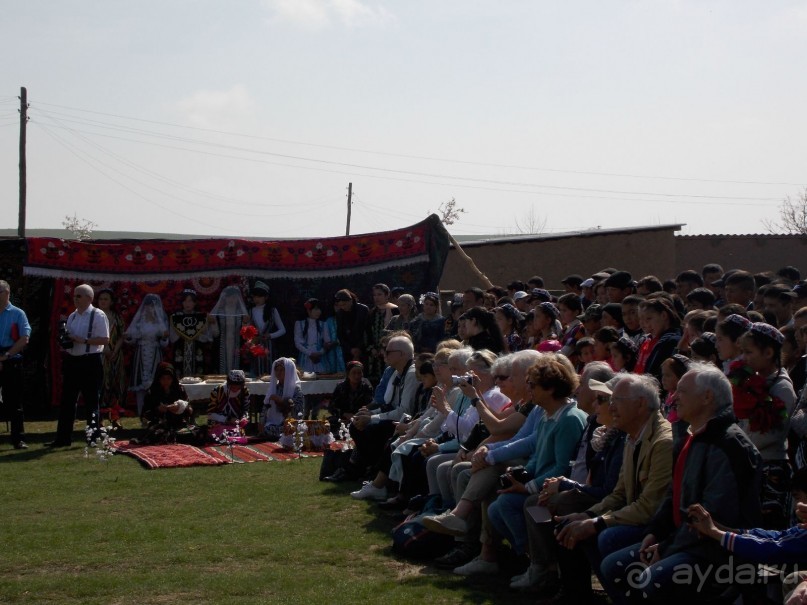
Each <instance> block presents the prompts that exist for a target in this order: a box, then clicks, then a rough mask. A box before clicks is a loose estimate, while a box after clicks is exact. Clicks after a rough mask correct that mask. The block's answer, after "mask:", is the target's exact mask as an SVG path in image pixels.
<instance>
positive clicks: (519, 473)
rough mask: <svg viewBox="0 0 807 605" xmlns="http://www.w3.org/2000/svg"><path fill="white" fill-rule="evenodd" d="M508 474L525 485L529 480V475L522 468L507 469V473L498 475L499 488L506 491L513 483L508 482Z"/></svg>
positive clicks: (512, 467)
mask: <svg viewBox="0 0 807 605" xmlns="http://www.w3.org/2000/svg"><path fill="white" fill-rule="evenodd" d="M508 473H509V474H510V475H512V476H513V479H515V480H516V481H518V482H519V483H526V482H527V481H529V480H530V479H531V477H530V475H529V473H528V472H527V471H526V469H525V468H524V467H523V466H511V467H510V468H509V469H507V473H504V474H502V475H499V486H500V487H501V488H502V489H507V488H509V487H512V485H513V482H512V481H510V477H508Z"/></svg>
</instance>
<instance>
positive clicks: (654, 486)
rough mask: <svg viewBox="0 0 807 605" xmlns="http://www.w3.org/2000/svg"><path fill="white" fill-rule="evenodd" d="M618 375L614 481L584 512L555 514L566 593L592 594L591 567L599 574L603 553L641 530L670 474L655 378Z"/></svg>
mask: <svg viewBox="0 0 807 605" xmlns="http://www.w3.org/2000/svg"><path fill="white" fill-rule="evenodd" d="M618 378H619V380H618V382H617V383H616V385H615V386H613V393H612V395H611V418H612V422H613V426H614V427H616V428H618V429H620V430H621V431H623V432H625V433H626V434H627V439H626V440H625V449H624V452H623V454H622V469H621V471H620V474H619V479H617V483H616V487H615V488H614V490H613V492H611V494H609V495H608V496H606V497H605V498H603V499H602V500H601V501H600V502H599V503H597V504H595V505H594V506H592V507H590V508H589V509H588V510H587V511H586V512H583V513H573V514H570V515H565V516H563V517H558V518H557V519H556V520H557V521H559V522H560V523H561V527H560V531H558V534H557V541H558V543H559V544H560V545H561V546H562V547H564V548H561V549H560V550H559V552H558V559H559V563H560V570H561V579H562V584H563V593H562V594H563V597H562V598H564V599H574V600H579V601H586V600H589V599H591V569H594V571H595V572H597V573H598V574H599V569H600V562H601V561H602V557H603V556H605V555H608V554H610V553H612V552H614V551H616V550H618V549H620V548H623V547H624V546H627V545H629V544H633V543H634V542H636V541H637V540H640V539H641V538H642V537H643V536H644V534H645V527H646V526H647V524H648V523H650V520H651V519H652V517H653V514H654V513H655V512H656V509H657V508H658V506H659V504H661V502H662V500H663V499H664V495H665V493H666V491H667V488H668V486H669V485H670V479H671V477H672V446H673V437H672V429H671V427H670V423H669V422H667V421H666V420H665V419H664V418H663V417H662V416H661V413H660V412H659V405H660V401H659V388H660V387H659V383H658V381H657V380H656V379H655V378H653V377H652V376H647V375H637V374H623V375H620V376H619V377H618ZM583 555H585V557H587V558H588V561H589V563H590V565H591V569H590V568H589V566H587V565H586V564H585V562H584V557H583ZM564 602H565V601H564ZM569 602H571V600H569Z"/></svg>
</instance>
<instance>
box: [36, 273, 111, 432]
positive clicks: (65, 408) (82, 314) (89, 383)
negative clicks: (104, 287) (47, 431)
mask: <svg viewBox="0 0 807 605" xmlns="http://www.w3.org/2000/svg"><path fill="white" fill-rule="evenodd" d="M93 295H94V293H93V290H92V287H91V286H89V285H87V284H81V285H80V286H76V289H75V290H74V291H73V300H74V301H75V305H76V310H75V311H73V312H72V313H71V314H70V316H69V317H68V318H67V323H66V324H65V331H64V334H63V337H62V342H61V343H60V344H61V346H62V349H63V350H64V352H65V355H63V356H62V400H61V404H60V405H59V422H58V424H57V426H56V439H55V440H54V441H51V442H49V443H46V444H45V445H47V446H49V447H67V446H69V445H71V444H72V443H73V423H74V422H75V419H76V402H77V400H78V396H79V393H81V395H82V397H83V399H84V409H85V410H86V413H87V426H88V427H92V428H93V429H94V431H95V433H94V436H96V435H97V432H98V428H99V427H100V425H101V418H100V410H99V407H98V400H99V393H100V391H101V384H102V383H103V379H104V365H103V361H102V360H101V353H103V351H104V346H105V345H107V344H108V343H109V322H108V321H107V317H106V315H105V314H104V313H103V312H102V311H100V310H99V309H96V308H95V307H94V306H93V305H92V300H93Z"/></svg>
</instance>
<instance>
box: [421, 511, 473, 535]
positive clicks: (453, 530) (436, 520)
mask: <svg viewBox="0 0 807 605" xmlns="http://www.w3.org/2000/svg"><path fill="white" fill-rule="evenodd" d="M422 523H423V527H425V528H426V529H428V530H429V531H433V532H435V533H438V534H446V535H449V536H464V535H465V533H466V532H467V531H468V523H466V521H465V519H461V518H460V517H458V516H457V515H455V514H454V513H452V512H451V511H450V510H448V511H446V512H444V513H440V514H439V515H428V516H426V517H423V521H422Z"/></svg>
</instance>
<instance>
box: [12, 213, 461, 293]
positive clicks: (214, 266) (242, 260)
mask: <svg viewBox="0 0 807 605" xmlns="http://www.w3.org/2000/svg"><path fill="white" fill-rule="evenodd" d="M447 250H448V238H447V234H446V232H445V229H444V228H443V226H442V223H441V222H440V220H439V218H438V217H437V216H435V215H432V216H430V217H428V218H427V219H426V220H424V221H423V222H421V223H418V224H417V225H413V226H411V227H405V228H403V229H398V230H396V231H385V232H381V233H372V234H365V235H356V236H349V237H333V238H321V239H309V240H278V241H258V240H244V239H204V240H201V239H199V240H186V241H175V240H144V241H134V240H118V241H104V242H74V241H66V240H62V239H57V238H46V237H40V238H29V239H28V256H27V260H26V263H25V274H26V275H37V276H42V277H61V278H66V279H83V280H96V281H99V280H101V281H102V280H115V281H124V280H125V281H130V282H131V281H154V280H183V279H188V278H189V277H192V276H193V275H204V276H206V277H225V276H228V275H236V274H239V273H246V274H249V275H254V276H256V277H265V278H266V279H280V278H293V279H318V278H322V277H332V276H336V275H349V274H352V273H355V272H356V271H357V270H360V271H378V270H382V269H385V268H387V267H400V266H404V265H411V264H415V263H422V262H429V260H430V257H431V260H434V256H433V255H434V253H435V252H437V253H438V254H437V255H436V256H441V257H442V258H443V259H444V258H445V253H446V252H447ZM439 252H442V254H439ZM441 268H442V267H441Z"/></svg>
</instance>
